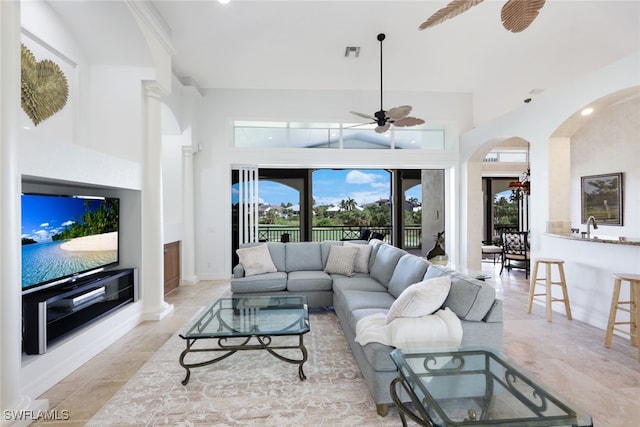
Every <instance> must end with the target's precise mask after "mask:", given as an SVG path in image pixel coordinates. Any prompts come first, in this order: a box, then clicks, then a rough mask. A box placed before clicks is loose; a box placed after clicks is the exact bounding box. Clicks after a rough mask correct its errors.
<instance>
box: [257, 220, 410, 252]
mask: <svg viewBox="0 0 640 427" xmlns="http://www.w3.org/2000/svg"><path fill="white" fill-rule="evenodd" d="M360 229H361V227H358V226H346V225H336V226H323V227H313V229H312V239H311V240H312V241H314V242H321V241H323V240H352V239H357V238H358V237H359V236H360ZM367 229H369V230H371V232H375V233H379V234H382V235H383V236H384V239H383V240H384V241H386V242H390V241H391V226H380V227H367ZM258 239H259V240H261V241H265V242H266V241H269V242H282V241H285V242H299V241H300V228H298V227H293V226H282V225H268V224H260V227H259V229H258ZM404 242H405V245H404V246H405V248H408V249H413V248H419V247H420V246H421V242H422V228H421V227H418V226H407V227H405V229H404Z"/></svg>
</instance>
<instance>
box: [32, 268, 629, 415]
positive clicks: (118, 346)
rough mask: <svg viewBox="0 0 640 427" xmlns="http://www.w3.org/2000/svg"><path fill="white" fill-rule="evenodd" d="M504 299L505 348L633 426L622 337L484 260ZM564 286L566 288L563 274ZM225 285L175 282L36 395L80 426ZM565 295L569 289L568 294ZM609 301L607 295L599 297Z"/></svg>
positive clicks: (566, 391) (592, 408)
mask: <svg viewBox="0 0 640 427" xmlns="http://www.w3.org/2000/svg"><path fill="white" fill-rule="evenodd" d="M483 271H484V272H485V273H486V274H488V275H490V276H492V278H491V279H489V280H487V283H489V284H491V285H492V286H494V287H495V288H496V290H497V292H498V295H499V296H500V297H501V298H503V300H504V319H505V324H504V353H506V354H507V356H509V357H510V358H511V359H512V360H513V361H514V362H515V363H517V364H518V365H520V366H521V367H523V368H525V369H526V370H528V371H529V372H531V373H532V374H533V375H534V376H535V377H536V378H537V379H539V380H540V381H542V382H543V383H545V384H547V385H548V386H550V387H551V388H552V389H554V390H556V391H557V392H559V393H561V394H563V395H564V396H566V397H568V398H569V399H570V400H571V401H573V402H574V403H575V404H577V405H579V406H581V407H582V408H583V409H584V410H585V411H587V412H588V413H590V414H591V415H592V416H593V418H594V425H597V426H598V427H627V426H628V427H632V426H638V425H640V403H639V402H640V400H639V397H640V362H638V360H637V359H636V354H637V349H636V348H635V347H632V346H631V345H630V343H629V340H628V339H624V338H620V337H617V336H615V337H614V339H613V345H612V348H611V349H606V348H604V346H603V342H604V331H603V330H600V329H597V328H594V327H591V326H589V325H587V324H585V323H583V322H579V321H576V320H573V321H569V320H567V319H566V317H565V316H564V315H563V313H558V312H554V313H553V315H554V317H553V322H551V323H549V322H547V321H546V318H545V310H544V307H543V306H541V305H535V306H534V309H533V313H532V314H527V313H526V303H527V291H528V281H527V280H525V278H524V272H522V271H520V270H512V271H511V272H505V273H504V274H503V275H502V276H500V275H499V265H496V266H494V265H493V264H492V262H485V263H483ZM568 280H569V292H571V284H570V278H568ZM227 289H228V283H226V282H201V283H199V284H198V285H194V286H181V287H179V288H178V289H176V290H175V291H174V292H172V293H171V294H170V295H168V296H167V297H166V300H167V302H169V303H171V304H174V306H175V311H174V312H173V313H171V314H170V315H169V316H167V317H166V318H165V319H162V320H161V321H159V322H145V323H142V324H140V325H139V326H137V327H136V328H135V329H134V330H132V331H131V332H129V333H128V334H127V335H125V336H124V337H123V338H122V339H120V340H118V341H117V342H116V343H114V344H113V345H111V346H110V347H108V348H107V349H106V350H104V351H103V352H102V353H100V354H98V355H97V356H96V357H94V358H93V359H92V360H90V361H89V362H87V363H86V364H85V365H83V366H82V367H80V368H79V369H77V370H76V371H75V372H73V373H72V374H71V375H69V376H68V377H67V378H65V379H64V380H62V381H61V382H60V383H58V384H57V385H55V386H54V387H52V388H51V389H50V390H48V391H47V392H46V393H44V394H43V395H42V396H41V397H40V398H43V399H45V398H46V399H49V404H50V408H56V407H57V408H61V409H65V410H68V411H69V413H70V414H72V421H73V422H69V421H66V422H65V423H64V425H65V426H69V427H73V426H82V425H84V424H85V422H86V421H87V420H89V419H90V418H91V417H92V416H93V414H95V413H96V412H97V411H98V410H99V409H100V408H101V407H102V406H103V405H104V404H105V403H106V402H107V401H108V400H109V399H110V398H111V397H112V396H113V395H114V394H115V393H116V392H117V391H118V390H119V389H120V388H121V387H122V386H123V385H124V384H125V383H126V382H127V380H128V379H129V378H130V377H131V376H132V375H133V374H134V373H135V372H136V371H137V370H138V369H139V368H140V367H141V366H142V365H143V364H144V363H145V362H146V361H147V360H148V359H149V358H150V357H151V356H152V355H153V354H154V352H155V351H157V350H158V349H159V348H160V347H161V346H162V345H163V344H164V343H165V342H166V340H167V339H168V338H169V337H170V336H172V335H173V334H174V333H176V332H177V331H179V330H180V328H181V327H182V326H183V325H184V324H185V323H186V322H187V320H188V319H189V318H190V317H191V316H192V315H193V312H194V311H195V310H196V309H197V308H199V307H202V306H203V304H204V302H206V301H210V300H212V299H214V298H216V297H218V296H220V295H221V294H222V293H223V292H225V291H226V290H227ZM570 296H571V295H570ZM603 303H604V304H609V302H608V301H607V302H603Z"/></svg>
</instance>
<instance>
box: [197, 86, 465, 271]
mask: <svg viewBox="0 0 640 427" xmlns="http://www.w3.org/2000/svg"><path fill="white" fill-rule="evenodd" d="M378 95H379V94H378V93H377V92H374V91H371V92H359V91H284V90H271V91H268V90H207V91H205V96H204V98H203V99H202V101H201V103H200V105H199V108H198V110H199V117H198V120H199V127H198V129H197V136H196V139H197V140H198V142H199V143H200V144H202V146H203V150H202V151H201V152H199V153H198V154H197V156H196V159H195V168H194V170H195V177H196V178H195V187H196V189H195V194H196V197H195V198H196V257H197V258H196V271H197V274H198V276H199V277H201V278H205V279H223V278H228V277H230V275H231V229H230V228H231V227H230V224H231V166H232V165H234V164H235V165H238V164H245V165H246V164H254V165H260V166H269V167H284V168H286V167H332V166H335V167H367V168H384V167H394V168H414V169H423V168H450V169H451V170H453V171H454V172H453V173H454V175H455V174H456V173H457V169H456V168H455V166H456V165H457V162H458V152H457V149H458V147H457V140H458V132H459V130H460V129H461V130H466V129H469V128H470V126H471V123H472V117H471V99H470V97H469V96H468V95H464V94H433V93H405V92H402V93H389V94H388V95H387V96H386V98H385V102H387V103H388V105H400V104H411V105H413V107H414V109H413V114H415V115H416V116H424V117H433V118H437V119H432V120H431V122H432V123H433V121H436V123H437V122H438V121H441V122H442V123H445V124H446V125H447V126H449V128H450V129H451V132H452V133H453V136H452V140H454V141H456V144H454V145H453V146H452V147H451V148H452V150H450V151H446V152H426V151H414V150H332V149H285V148H283V149H264V150H262V149H259V148H251V149H234V148H232V147H230V141H231V133H230V132H231V126H230V125H231V122H232V121H233V120H273V121H277V120H282V121H310V122H349V121H352V122H358V120H359V119H358V118H356V117H355V116H353V115H351V114H349V111H350V110H355V111H364V112H369V111H371V113H373V112H374V111H375V110H377V108H376V106H377V105H378V104H377V103H378V102H379V100H376V97H377V96H378ZM456 188H457V187H456ZM456 188H453V189H452V190H451V192H453V193H456V192H457V191H456ZM455 197H457V196H455ZM455 197H454V198H455ZM449 206H451V205H448V207H447V213H448V215H450V217H447V225H448V226H452V227H453V226H454V224H456V222H457V220H456V219H455V215H456V212H457V211H456V210H455V209H449ZM449 248H450V246H449V245H448V246H447V249H448V251H449ZM452 250H453V249H452ZM454 251H455V250H454Z"/></svg>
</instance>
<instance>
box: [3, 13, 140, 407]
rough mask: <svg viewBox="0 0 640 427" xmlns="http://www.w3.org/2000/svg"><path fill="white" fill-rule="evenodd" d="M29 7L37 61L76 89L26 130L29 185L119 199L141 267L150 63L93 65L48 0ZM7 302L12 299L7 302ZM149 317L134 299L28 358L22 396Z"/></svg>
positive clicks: (27, 23)
mask: <svg viewBox="0 0 640 427" xmlns="http://www.w3.org/2000/svg"><path fill="white" fill-rule="evenodd" d="M22 6H23V9H22V16H21V18H22V27H23V41H26V42H27V43H30V44H31V45H32V46H34V51H35V52H37V53H38V55H39V57H38V58H36V59H37V60H40V59H42V58H43V57H47V58H49V59H52V60H55V61H56V62H58V63H60V64H61V67H62V68H63V70H64V72H65V74H66V75H67V79H68V81H69V86H70V88H69V89H70V94H69V99H68V101H67V105H66V106H65V107H64V109H63V110H61V111H60V112H59V113H57V114H55V115H53V116H52V117H50V118H49V119H47V120H45V121H44V122H42V123H41V124H40V125H38V126H37V127H33V126H31V129H30V130H25V129H22V128H20V129H18V138H19V152H18V170H19V173H20V175H22V177H23V190H24V191H33V190H34V189H37V190H38V192H44V193H62V194H68V192H69V191H82V192H85V193H86V192H90V193H93V194H98V195H105V196H115V197H119V198H120V199H121V221H120V230H121V233H120V239H121V243H120V249H121V253H120V267H122V268H127V267H134V268H138V267H139V266H140V264H141V258H142V237H141V220H142V218H141V216H142V215H141V188H142V164H141V156H142V155H141V153H142V149H141V147H142V133H143V132H142V114H141V108H142V107H141V105H142V101H141V100H142V89H141V87H142V84H141V81H142V80H143V79H146V78H149V76H150V68H145V67H137V68H133V67H108V66H104V65H99V66H92V65H91V64H89V61H88V60H87V58H86V57H85V55H84V52H83V51H82V49H81V48H80V47H79V45H78V41H77V40H76V38H75V36H74V35H73V34H71V33H70V32H69V31H68V28H67V27H66V26H65V25H64V24H63V23H62V22H60V21H59V17H58V16H57V15H56V14H55V13H52V12H51V10H50V9H49V7H48V5H47V4H46V3H43V2H22ZM34 43H35V44H34ZM40 55H41V56H40ZM25 119H26V116H23V121H24V120H25ZM15 226H16V227H19V224H16V225H15ZM19 281H20V279H19V277H18V278H16V283H3V284H2V286H19ZM6 303H10V301H9V302H7V301H2V304H6ZM141 315H142V304H141V303H140V302H138V303H133V304H130V305H128V306H127V307H126V308H124V309H122V310H119V311H118V312H116V313H114V314H112V315H110V316H107V317H106V318H104V319H102V320H101V321H99V322H97V323H96V324H94V325H92V326H91V327H90V328H86V329H83V330H82V332H81V333H79V334H75V335H73V336H70V337H68V338H66V339H63V340H62V341H60V342H58V343H56V344H55V345H53V346H51V348H50V351H48V352H47V353H46V354H45V355H42V356H24V355H23V357H22V366H21V367H17V368H19V369H21V373H20V383H21V388H22V390H21V393H23V394H24V395H27V396H30V397H34V398H35V397H37V396H38V395H40V394H41V393H42V392H43V391H45V390H46V389H48V388H49V387H51V386H52V385H54V384H55V383H56V382H58V381H59V380H61V379H62V378H64V377H65V376H66V375H68V374H69V373H71V372H72V371H73V370H75V369H77V368H78V367H79V366H80V365H82V364H83V363H84V362H86V361H87V360H88V359H90V358H91V357H93V356H94V355H95V354H97V353H98V352H100V351H101V350H103V349H104V348H106V347H107V346H108V345H110V344H111V343H112V342H114V341H115V340H117V339H118V338H120V337H121V336H122V335H123V334H125V333H126V332H128V331H129V330H131V329H132V328H134V327H135V326H136V325H137V324H138V323H139V322H140V321H141ZM15 321H16V324H19V323H20V319H15ZM18 327H19V326H18ZM3 351H20V349H19V348H18V349H4V348H3Z"/></svg>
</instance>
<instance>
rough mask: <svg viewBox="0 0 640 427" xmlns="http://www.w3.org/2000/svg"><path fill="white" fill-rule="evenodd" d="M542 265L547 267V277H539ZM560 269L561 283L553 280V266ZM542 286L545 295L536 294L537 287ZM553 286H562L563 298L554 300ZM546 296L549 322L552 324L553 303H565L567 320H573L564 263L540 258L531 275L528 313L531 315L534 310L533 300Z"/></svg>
mask: <svg viewBox="0 0 640 427" xmlns="http://www.w3.org/2000/svg"><path fill="white" fill-rule="evenodd" d="M540 264H544V265H545V276H544V277H538V267H539V265H540ZM553 265H555V266H557V267H558V274H559V275H560V281H558V282H554V281H552V280H551V266H553ZM537 285H541V286H544V287H545V292H544V293H539V294H536V293H535V290H536V286H537ZM551 285H560V286H561V287H562V295H563V297H562V298H554V297H553V296H552V294H551ZM542 295H544V296H545V305H546V306H547V321H548V322H551V303H553V302H560V301H562V302H564V309H565V311H566V313H567V319H568V320H571V307H570V306H569V293H568V292H567V279H566V278H565V275H564V261H563V260H561V259H555V258H538V259H537V260H536V262H535V264H534V266H533V274H532V275H531V286H529V308H528V311H527V312H528V313H531V309H532V308H533V299H534V297H537V296H542Z"/></svg>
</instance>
